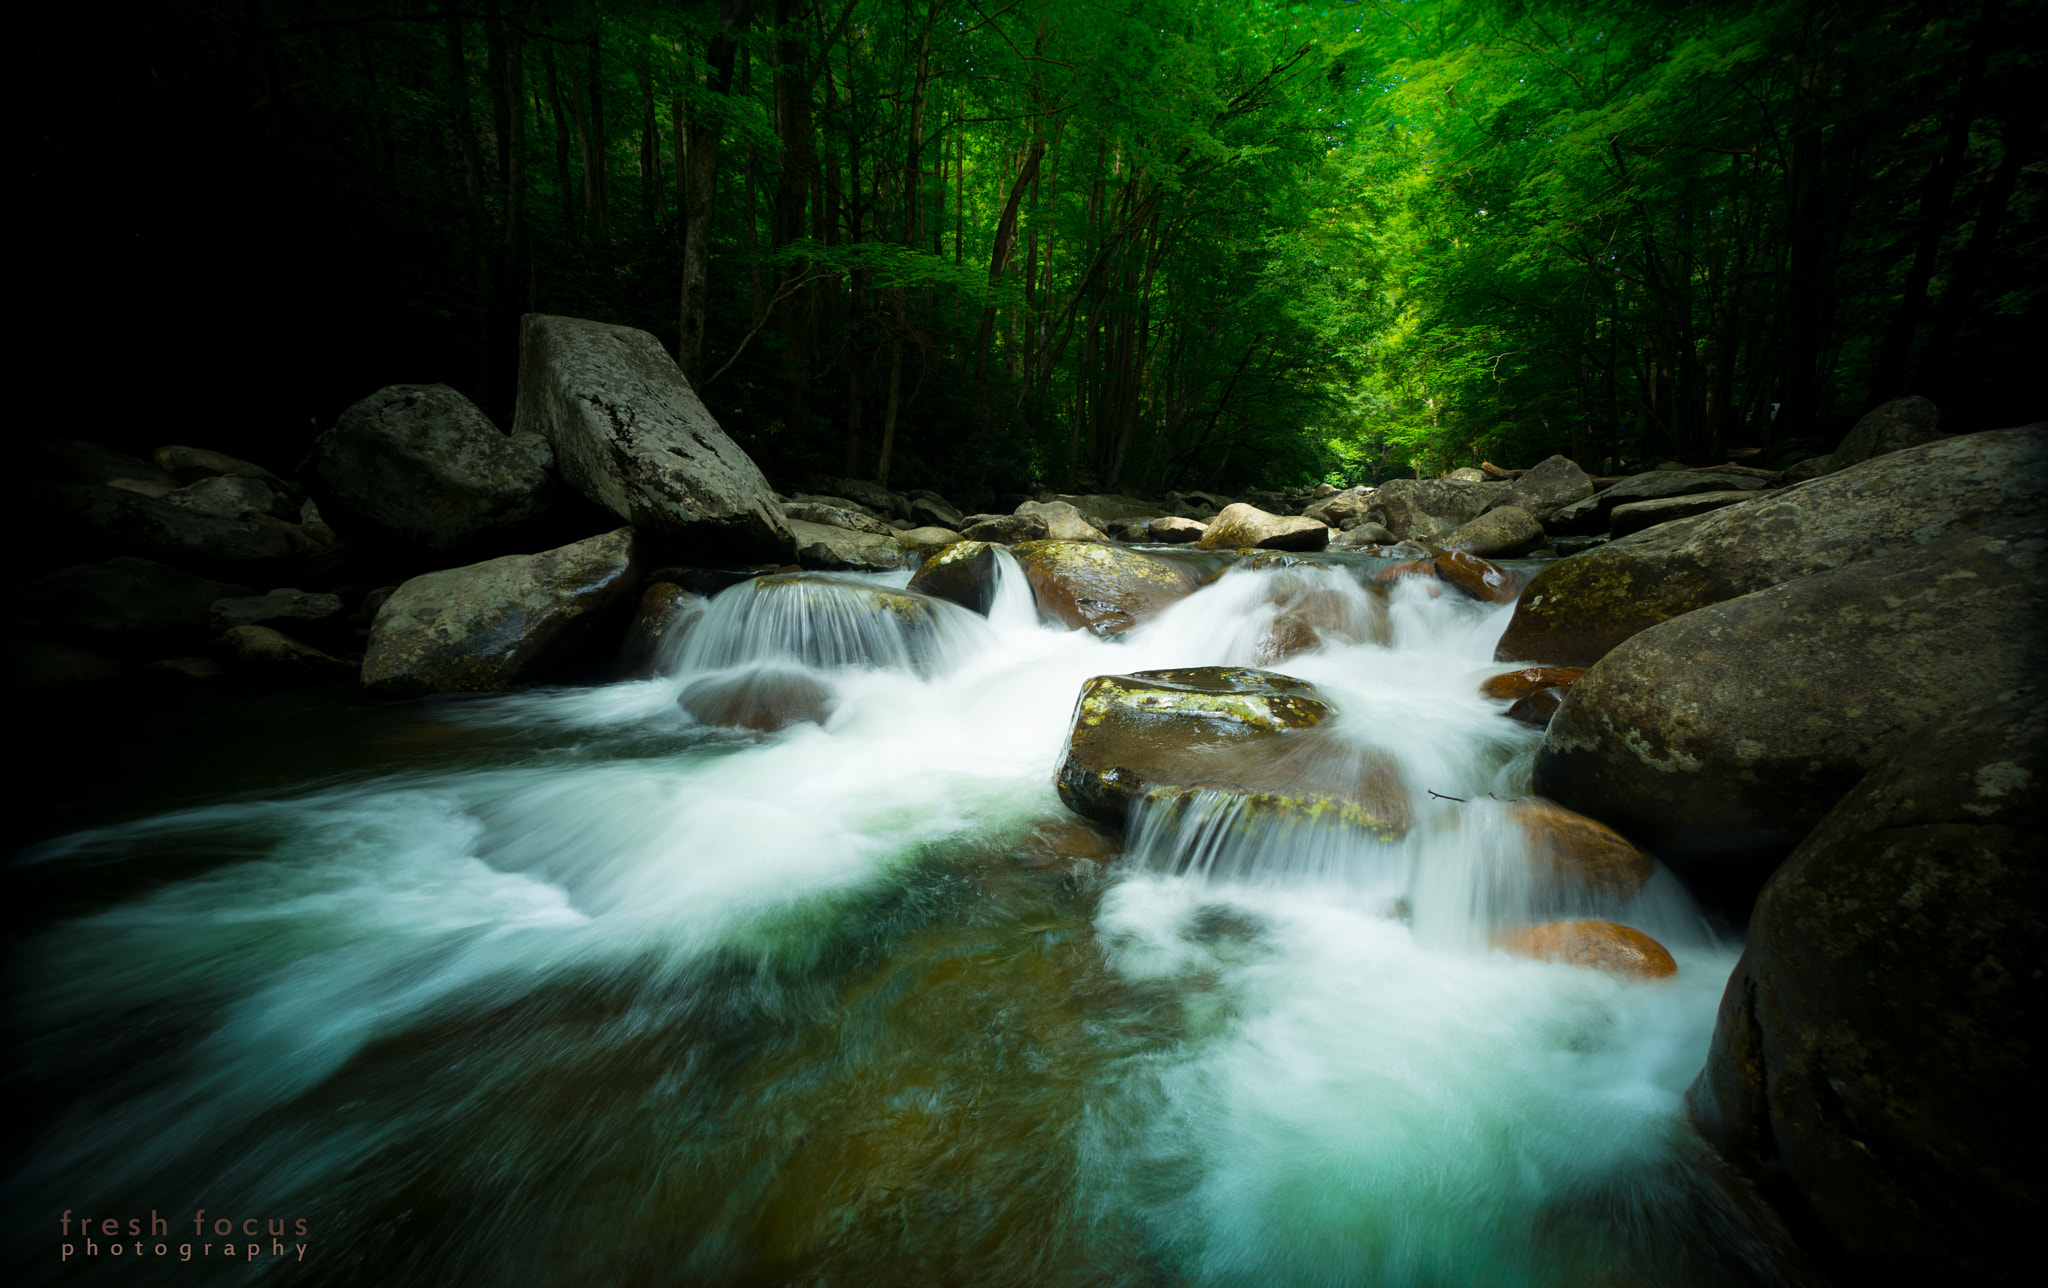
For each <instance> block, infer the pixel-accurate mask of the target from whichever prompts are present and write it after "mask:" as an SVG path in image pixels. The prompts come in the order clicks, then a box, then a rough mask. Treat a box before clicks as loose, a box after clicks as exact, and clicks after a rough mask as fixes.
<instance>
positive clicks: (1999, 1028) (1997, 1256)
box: [1686, 692, 2048, 1284]
mask: <svg viewBox="0 0 2048 1288" xmlns="http://www.w3.org/2000/svg"><path fill="white" fill-rule="evenodd" d="M2044 744H2048V725H2044V718H2043V715H2042V711H2041V706H2040V700H2039V697H2038V692H2037V693H2036V694H2034V695H2029V696H2026V697H2022V698H2021V699H2020V700H2018V701H2016V702H2011V703H2007V704H2004V705H2001V706H1999V707H1995V708H1993V709H1991V710H1988V711H1970V710H1965V711H1960V712H1956V713H1953V714H1952V715H1951V716H1950V717H1948V718H1946V719H1945V720H1944V721H1943V722H1942V724H1941V726H1940V727H1938V728H1930V729H1927V730H1924V731H1922V733H1921V734H1920V735H1919V736H1917V737H1915V738H1913V739H1911V740H1910V741H1908V742H1906V743H1904V744H1902V745H1901V746H1900V747H1899V748H1898V750H1897V751H1896V752H1895V753H1894V755H1893V756H1892V757H1891V758H1890V759H1889V760H1888V761H1887V762H1886V763H1884V764H1882V765H1880V766H1879V767H1878V768H1877V769H1875V770H1874V771H1873V772H1872V773H1871V774H1870V775H1869V777H1867V778H1865V779H1864V780H1863V781H1862V782H1861V783H1860V784H1858V785H1857V786H1856V788H1855V789H1854V790H1853V791H1851V792H1850V793H1849V794H1848V795H1847V796H1846V797H1844V798H1843V799H1842V801H1841V802H1840V804H1838V805H1837V806H1836V807H1835V809H1834V811H1833V812H1832V813H1830V814H1829V815H1828V817H1827V818H1826V819H1825V820H1824V821H1823V822H1822V823H1821V824H1820V826H1819V827H1817V828H1815V829H1814V831H1813V832H1812V833H1811V834H1810V835H1809V836H1807V838H1806V839H1805V840H1804V841H1803V842H1802V843H1801V844H1800V846H1799V848H1798V850H1797V851H1795V852H1794V853H1793V855H1792V857H1791V858H1789V859H1787V860H1786V861H1785V865H1784V866H1783V867H1782V868H1780V869H1779V870H1778V872H1777V874H1776V875H1775V876H1773V877H1772V878H1771V881H1770V884H1769V885H1767V886H1766V887H1765V888H1764V891H1763V894H1762V896H1761V897H1760V898H1759V899H1758V900H1757V905H1756V910H1755V913H1754V914H1753V915H1752V917H1751V919H1750V923H1749V939H1748V943H1747V945H1746V946H1745V948H1744V950H1743V954H1742V960H1741V961H1740V962H1739V963H1738V964H1737V965H1736V967H1735V972H1734V974H1733V975H1731V976H1730V977H1729V980H1728V988H1727V991H1726V992H1725V993H1724V994H1723V996H1722V999H1721V1012H1720V1016H1719V1019H1718V1021H1717V1022H1716V1023H1715V1026H1714V1039H1713V1044H1712V1046H1711V1048H1710V1049H1709V1052H1708V1055H1707V1060H1706V1066H1705V1068H1704V1069H1702V1070H1701V1072H1700V1075H1699V1078H1698V1079H1697V1080H1696V1081H1695V1082H1694V1083H1693V1086H1692V1090H1691V1092H1690V1093H1689V1094H1688V1095H1687V1098H1686V1099H1687V1108H1688V1109H1689V1110H1690V1114H1691V1117H1692V1121H1693V1124H1694V1126H1695V1127H1697V1128H1698V1129H1699V1131H1700V1134H1701V1135H1703V1136H1704V1137H1706V1139H1707V1140H1708V1142H1709V1143H1711V1144H1712V1145H1713V1146H1714V1148H1715V1149H1716V1150H1717V1151H1718V1152H1719V1153H1720V1155H1721V1156H1722V1157H1723V1158H1724V1159H1726V1160H1727V1161H1728V1162H1729V1163H1730V1164H1731V1165H1733V1166H1734V1167H1735V1168H1736V1170H1738V1171H1740V1172H1742V1173H1743V1174H1745V1175H1746V1176H1748V1177H1749V1178H1750V1179H1751V1180H1752V1181H1754V1182H1756V1183H1757V1185H1758V1186H1759V1188H1760V1189H1761V1190H1762V1191H1763V1193H1764V1195H1765V1196H1766V1197H1767V1198H1769V1199H1771V1200H1772V1201H1773V1202H1774V1203H1776V1204H1777V1205H1778V1206H1779V1207H1780V1209H1781V1210H1782V1211H1784V1212H1785V1213H1786V1215H1787V1216H1788V1217H1794V1218H1797V1217H1801V1216H1804V1217H1806V1219H1807V1221H1808V1222H1809V1223H1817V1224H1818V1225H1819V1226H1820V1227H1821V1228H1822V1230H1823V1231H1825V1238H1826V1239H1827V1240H1830V1241H1832V1242H1833V1244H1834V1245H1835V1248H1836V1249H1837V1250H1838V1253H1839V1257H1840V1260H1841V1261H1843V1262H1845V1263H1846V1264H1844V1265H1841V1266H1840V1267H1838V1270H1839V1273H1837V1274H1836V1275H1835V1276H1834V1278H1835V1282H1837V1283H1938V1282H1953V1281H1960V1282H1969V1283H1983V1284H2019V1283H2031V1282H2033V1281H2034V1279H2035V1278H2036V1271H2032V1270H2028V1269H2026V1268H2025V1267H2027V1266H2030V1265H2033V1264H2034V1262H2035V1260H2036V1258H2035V1257H2034V1255H2033V1253H2034V1248H2035V1246H2036V1245H2037V1244H2038V1240H2039V1234H2040V1230H2041V1223H2042V1218H2043V1216H2044V1214H2048V1182H2044V1173H2043V1171H2042V1169H2041V1165H2040V1141H2041V1140H2042V1139H2043V1138H2044V1137H2048V1111H2044V1106H2048V1101H2044V1100H2043V1098H2042V1095H2041V1087H2042V1083H2043V1078H2044V1076H2048V1061H2044V1058H2043V1057H2044V1055H2048V984H2044V982H2043V979H2042V971H2041V963H2042V962H2043V961H2048V865H2044V864H2043V862H2042V859H2041V837H2042V836H2043V834H2044V833H2048V806H2044V802H2048V794H2044V792H2043V791H2042V786H2043V782H2044V778H2048V745H2044Z"/></svg>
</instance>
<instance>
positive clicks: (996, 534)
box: [960, 514, 1050, 546]
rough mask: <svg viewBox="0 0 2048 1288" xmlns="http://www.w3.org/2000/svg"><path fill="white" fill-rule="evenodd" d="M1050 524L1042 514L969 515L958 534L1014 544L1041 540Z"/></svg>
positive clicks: (964, 536) (972, 538)
mask: <svg viewBox="0 0 2048 1288" xmlns="http://www.w3.org/2000/svg"><path fill="white" fill-rule="evenodd" d="M1048 531H1050V525H1048V524H1047V523H1046V521H1045V516H1044V515H1042V514H976V515H970V516H969V517H968V520H967V525H966V526H965V527H963V528H961V529H960V535H961V536H962V537H963V538H965V539H966V540H968V541H993V542H997V543H999V544H1001V545H1006V546H1008V545H1015V544H1016V543H1017V542H1019V541H1043V540H1045V534H1046V533H1047V532H1048Z"/></svg>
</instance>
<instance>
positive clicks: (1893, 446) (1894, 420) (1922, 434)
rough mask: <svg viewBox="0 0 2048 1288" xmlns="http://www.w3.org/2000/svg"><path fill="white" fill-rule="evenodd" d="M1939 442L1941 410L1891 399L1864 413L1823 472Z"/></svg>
mask: <svg viewBox="0 0 2048 1288" xmlns="http://www.w3.org/2000/svg"><path fill="white" fill-rule="evenodd" d="M1940 438H1941V409H1940V408H1939V407H1936V406H1935V405H1934V403H1933V402H1932V401H1930V400H1928V399H1926V398H1921V397H1918V396H1909V397H1906V398H1895V399H1893V400H1892V401H1890V402H1888V403H1885V404H1884V405H1883V406H1881V407H1877V408H1874V409H1873V410H1871V411H1869V412H1867V413H1865V414H1864V415H1863V417H1862V418H1861V419H1859V420H1858V421H1857V422H1856V424H1855V427H1854V428H1852V429H1851V430H1850V431H1849V432H1848V434H1847V435H1845V436H1844V437H1843V439H1842V441H1841V442H1840V443H1838V444H1837V445H1836V446H1835V450H1834V452H1833V453H1832V454H1831V455H1830V456H1829V457H1828V465H1827V472H1828V473H1830V474H1833V473H1836V472H1837V471H1840V470H1846V469H1848V468H1849V467H1850V466H1852V465H1861V464H1862V463H1863V462H1865V461H1867V460H1870V459H1871V458H1873V457H1877V456H1883V455H1885V454H1887V453H1889V452H1901V451H1904V450H1906V449H1907V448H1909V447H1918V446H1920V445H1921V444H1922V443H1932V442H1935V441H1937V440H1939V439H1940Z"/></svg>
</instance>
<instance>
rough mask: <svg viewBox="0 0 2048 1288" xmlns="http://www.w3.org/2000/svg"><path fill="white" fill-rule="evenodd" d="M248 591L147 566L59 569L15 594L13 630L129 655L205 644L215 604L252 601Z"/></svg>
mask: <svg viewBox="0 0 2048 1288" xmlns="http://www.w3.org/2000/svg"><path fill="white" fill-rule="evenodd" d="M254 593H255V590H254V588H253V587H249V586H237V585H234V584H232V583H227V582H218V581H212V580H209V579H207V578H205V577H198V576H194V575H193V574H191V573H188V572H180V571H179V570H178V569H176V568H172V567H168V566H167V565H164V564H160V563H157V562H155V561H153V560H149V559H135V558H131V557H127V556H122V557H120V558H115V559H110V560H108V561H107V562H106V563H103V564H86V565H82V566H79V567H74V568H60V569H58V570H57V571H56V572H53V573H50V574H48V575H47V576H44V577H39V578H37V579H36V580H34V581H31V582H28V583H26V584H24V585H23V586H21V587H20V588H19V589H18V590H17V591H16V593H15V601H14V614H13V615H14V617H15V618H16V622H17V627H18V629H21V630H24V631H27V632H29V633H31V634H34V635H37V636H44V637H48V638H51V639H57V640H70V641H75V642H77V643H80V644H87V645H91V646H93V647H96V648H101V649H105V650H107V651H110V652H113V653H118V654H124V655H129V656H147V655H149V654H152V653H155V654H161V653H162V652H164V651H165V650H167V649H170V648H175V647H177V646H179V645H180V644H187V645H193V646H197V645H200V644H203V643H204V642H205V641H206V640H207V639H209V638H210V637H211V636H212V635H214V634H215V633H216V632H215V630H214V628H213V626H212V624H211V620H210V618H209V616H208V614H209V610H210V609H211V608H212V606H213V603H214V601H215V600H218V599H222V598H225V597H227V596H231V595H251V594H254Z"/></svg>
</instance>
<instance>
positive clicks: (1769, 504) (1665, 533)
mask: <svg viewBox="0 0 2048 1288" xmlns="http://www.w3.org/2000/svg"><path fill="white" fill-rule="evenodd" d="M1699 477H1702V478H1722V479H1723V481H1724V482H1725V478H1724V477H1723V476H1719V475H1701V476H1699ZM1602 495H1603V496H1604V495H1606V494H1605V493H1602ZM2044 495H2048V426H2028V427H2026V428H2021V429H2000V430H1990V431H1987V432H1985V433H1981V434H1965V435H1960V436H1958V437H1954V438H1945V439H1943V440H1941V441H1940V442H1936V443H1929V444H1927V445H1925V446H1922V447H1915V448H1910V449H1908V450H1906V451H1902V452H1893V453H1892V454H1890V455H1888V456H1881V457H1878V458H1877V459H1876V460H1873V461H1869V462H1866V463H1865V464H1862V465H1859V466H1856V467H1855V468H1853V469H1849V470H1844V471H1842V472H1841V473H1839V474H1831V475H1828V476H1827V477H1826V478H1821V479H1815V480H1814V481H1813V482H1811V483H1802V484H1800V485H1799V486H1797V487H1792V488H1786V489H1783V490H1782V491H1779V492H1776V493H1774V494H1772V495H1769V496H1766V497H1764V498H1762V499H1760V500H1757V501H1753V502H1750V503H1748V504H1746V505H1738V506H1733V507H1729V508H1727V509H1722V510H1717V511H1715V512H1714V513H1712V514H1706V515H1701V516H1699V517H1698V518H1693V519H1681V520H1679V521H1678V522H1676V523H1666V524H1660V525H1659V526H1657V527H1655V528H1652V529H1649V530H1647V531H1644V532H1639V533H1637V534H1636V535H1635V536H1632V537H1625V538H1622V539H1620V540H1618V541H1612V542H1609V543H1607V544H1606V545H1603V546H1600V547H1598V548H1596V549H1593V550H1589V551H1587V552H1585V553H1584V554H1580V555H1575V556H1573V557H1572V558H1569V559H1560V560H1558V561H1557V562H1556V563H1554V564H1551V565H1550V566H1549V567H1548V568H1545V569H1544V570H1543V571H1542V572H1541V573H1539V574H1537V576H1536V579H1535V580H1534V581H1532V582H1530V583H1529V588H1528V591H1527V592H1526V593H1525V594H1523V596H1522V598H1521V600H1520V602H1519V603H1518V604H1517V605H1516V607H1515V616H1514V619H1513V620H1512V621H1511V622H1509V624H1508V628H1507V631H1506V633H1505V634H1504V635H1503V636H1502V637H1501V641H1500V647H1499V649H1498V650H1497V651H1496V653H1495V656H1497V657H1499V658H1500V659H1501V660H1502V661H1537V662H1553V663H1560V664H1566V665H1572V666H1590V665H1592V664H1593V663H1594V662H1596V661H1598V660H1599V659H1600V658H1602V657H1603V656H1605V655H1606V654H1607V653H1608V652H1609V651H1610V650H1611V649H1613V648H1614V647H1615V646H1616V645H1618V644H1620V643H1621V642H1622V641H1623V640H1625V639H1627V638H1629V637H1630V636H1631V635H1634V634H1636V633H1637V632H1638V631H1642V630H1645V629H1647V628H1648V627H1651V626H1654V625H1656V624H1657V623H1658V622H1662V621H1668V620H1669V619H1671V618H1674V617H1677V616H1680V615H1682V614H1685V613H1690V612H1692V611H1694V610H1696V609H1700V608H1704V607H1706V606H1707V605H1709V604H1717V603H1720V602H1722V601H1723V600H1728V599H1733V598H1735V597H1736V596H1738V595H1746V594H1749V593H1751V592H1753V591H1758V590H1762V589H1764V588H1765V587H1768V586H1775V585H1777V584H1779V583H1781V582H1786V581H1791V580H1792V579H1794V578H1797V577H1803V576H1806V575H1808V574H1811V573H1818V572H1821V571H1822V570H1824V569H1832V568H1839V567H1841V566H1842V565H1844V564H1850V563H1853V562H1855V561H1857V560H1862V559H1872V558H1876V557H1879V556H1881V555H1886V554H1891V553H1896V552H1899V551H1904V550H1910V549H1913V548H1914V547H1916V546H1920V545H1924V544H1925V543H1927V542H1930V541H1936V540H1939V539H1941V538H1942V537H1947V536H1955V535H1960V534H1963V533H1968V532H1974V531H1978V530H1980V529H1983V528H1986V527H1989V526H1991V525H1993V524H1997V523H2001V522H2005V521H2008V520H2012V519H2018V518H2023V517H2026V516H2028V515H2031V514H2038V513H2039V512H2040V511H2041V508H2042V501H2041V498H2042V497H2043V496H2044Z"/></svg>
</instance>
